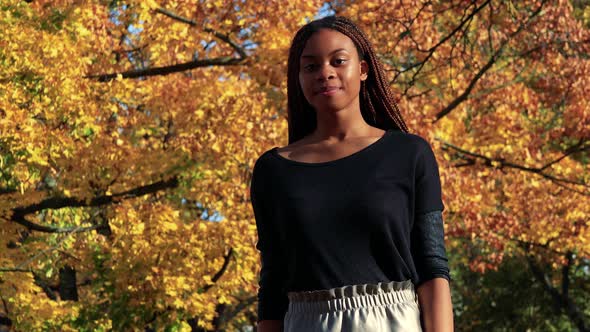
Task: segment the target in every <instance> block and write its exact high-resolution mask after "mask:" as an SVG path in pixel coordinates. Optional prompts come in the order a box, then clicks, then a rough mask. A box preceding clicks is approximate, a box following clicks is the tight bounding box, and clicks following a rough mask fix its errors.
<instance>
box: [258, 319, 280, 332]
mask: <svg viewBox="0 0 590 332" xmlns="http://www.w3.org/2000/svg"><path fill="white" fill-rule="evenodd" d="M256 331H257V332H283V321H282V320H262V321H260V322H258V327H257V329H256Z"/></svg>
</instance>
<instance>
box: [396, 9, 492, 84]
mask: <svg viewBox="0 0 590 332" xmlns="http://www.w3.org/2000/svg"><path fill="white" fill-rule="evenodd" d="M490 1H491V0H487V1H486V2H484V3H483V4H481V6H479V7H475V9H474V10H473V11H472V12H471V13H470V14H469V15H467V17H465V18H464V19H463V20H461V22H460V23H459V25H457V26H456V27H455V29H453V30H452V31H451V32H450V33H449V34H448V35H446V36H444V37H443V38H441V40H439V41H438V43H436V44H435V45H434V46H432V47H430V48H429V49H428V50H421V49H419V47H418V51H420V52H425V53H428V54H427V55H426V57H425V58H424V59H422V60H421V61H419V62H416V63H413V64H411V65H409V66H408V67H407V68H405V69H404V70H402V71H398V73H397V74H396V75H395V77H394V78H393V80H391V82H390V84H393V83H394V82H395V81H396V80H397V78H398V77H399V75H400V74H402V73H404V72H407V71H409V70H411V69H413V68H416V67H418V69H417V70H416V72H414V74H413V75H412V79H411V80H410V83H409V85H410V86H411V85H413V82H414V81H415V79H416V76H417V75H418V74H419V73H420V71H421V70H422V68H423V67H424V65H425V64H426V62H428V60H429V59H430V58H431V57H432V56H433V55H434V52H436V50H437V49H438V48H439V47H440V46H441V45H442V44H444V43H445V42H446V41H447V40H449V39H450V38H452V37H453V36H454V35H455V34H457V33H458V32H459V31H461V29H462V28H463V26H464V25H465V24H467V23H468V22H471V21H472V20H473V18H474V17H475V15H476V14H477V13H478V12H480V11H481V10H482V9H483V8H484V7H486V6H487V5H488V4H489V3H490ZM473 4H474V2H472V3H471V4H469V6H468V7H470V6H471V5H473ZM468 7H467V8H468ZM423 8H424V7H423ZM423 8H422V9H423ZM422 9H421V10H422ZM407 31H409V29H408V28H407ZM416 44H417V43H416ZM406 92H407V91H406Z"/></svg>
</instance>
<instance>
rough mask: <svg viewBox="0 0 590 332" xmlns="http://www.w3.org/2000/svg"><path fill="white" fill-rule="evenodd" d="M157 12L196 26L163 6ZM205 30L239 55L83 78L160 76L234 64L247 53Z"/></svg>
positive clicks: (243, 58) (193, 22)
mask: <svg viewBox="0 0 590 332" xmlns="http://www.w3.org/2000/svg"><path fill="white" fill-rule="evenodd" d="M155 11H156V12H157V13H160V14H163V15H166V16H167V17H170V18H172V19H174V20H177V21H180V22H183V23H186V24H189V25H191V26H193V27H196V26H197V22H195V21H193V20H189V19H187V18H184V17H181V16H179V15H176V14H175V13H173V12H171V11H169V10H167V9H164V8H157V9H155ZM203 30H204V31H205V32H208V33H211V34H213V35H214V36H215V37H216V38H218V39H219V40H221V41H223V42H225V43H226V44H228V45H229V46H231V48H233V49H234V50H235V51H236V52H237V53H238V55H239V57H237V58H236V57H233V56H226V57H218V58H213V59H195V60H193V61H189V62H185V63H180V64H176V65H170V66H164V67H153V68H146V69H137V70H130V71H125V72H122V73H111V74H98V75H86V76H84V78H90V79H96V80H97V81H99V82H108V81H111V80H114V79H116V78H117V76H118V75H121V76H122V77H123V78H138V77H146V76H161V75H168V74H173V73H178V72H183V71H187V70H191V69H195V68H199V67H209V66H236V65H239V64H241V63H243V62H244V61H245V60H246V58H247V57H248V55H247V54H246V51H245V50H244V48H243V47H241V46H240V45H238V44H236V43H235V42H234V41H233V40H231V38H229V36H228V35H224V34H222V33H220V32H217V31H215V30H213V29H211V28H204V29H203Z"/></svg>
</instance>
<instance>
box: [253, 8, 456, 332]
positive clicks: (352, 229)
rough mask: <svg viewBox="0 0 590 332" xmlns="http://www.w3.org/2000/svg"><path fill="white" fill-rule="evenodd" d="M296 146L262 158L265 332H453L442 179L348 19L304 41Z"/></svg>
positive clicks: (316, 26)
mask: <svg viewBox="0 0 590 332" xmlns="http://www.w3.org/2000/svg"><path fill="white" fill-rule="evenodd" d="M287 80H288V112H289V114H288V121H289V145H288V146H286V147H282V148H278V147H275V148H272V149H270V150H268V151H266V152H264V153H263V154H262V155H261V156H260V157H259V158H258V160H257V161H256V163H255V166H254V170H253V176H252V182H251V189H250V194H251V200H252V207H253V210H254V214H255V218H256V225H257V230H258V242H257V245H256V248H257V249H258V250H259V251H260V254H261V258H262V268H261V271H260V283H259V285H260V289H259V293H258V319H259V324H258V331H259V332H267V331H287V332H291V331H297V332H311V331H422V330H425V331H452V329H453V315H452V304H451V296H450V288H449V280H450V278H449V268H448V263H447V257H446V252H445V247H444V241H443V221H442V211H443V209H444V205H443V203H442V199H441V188H440V178H439V171H438V165H437V162H436V159H435V157H434V154H433V151H432V150H431V147H430V145H429V144H428V142H427V141H425V140H424V139H422V138H421V137H420V136H418V135H414V134H410V133H408V129H407V127H406V125H405V123H404V120H403V119H402V116H401V114H400V112H399V109H398V108H397V106H396V104H395V102H394V99H393V97H392V93H391V92H390V90H389V87H388V83H387V79H386V77H385V75H384V73H383V69H382V66H381V64H380V63H379V61H378V59H377V56H376V54H375V51H374V50H373V48H372V46H371V44H370V43H369V41H368V39H367V36H366V35H365V34H364V33H363V32H362V31H361V30H360V29H359V28H358V27H357V26H356V25H355V24H353V23H352V22H351V21H350V20H348V19H346V18H344V17H334V16H331V17H326V18H323V19H320V20H316V21H313V22H311V23H309V24H307V25H305V26H303V27H302V28H301V29H300V30H299V31H298V32H297V34H296V35H295V37H294V39H293V42H292V45H291V49H290V53H289V61H288V74H287Z"/></svg>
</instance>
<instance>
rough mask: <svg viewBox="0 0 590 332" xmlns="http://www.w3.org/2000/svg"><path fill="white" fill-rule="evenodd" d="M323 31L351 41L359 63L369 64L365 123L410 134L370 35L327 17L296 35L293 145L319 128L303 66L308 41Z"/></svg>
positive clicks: (290, 90)
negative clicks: (302, 79) (306, 92)
mask: <svg viewBox="0 0 590 332" xmlns="http://www.w3.org/2000/svg"><path fill="white" fill-rule="evenodd" d="M320 29H332V30H335V31H338V32H340V33H342V34H344V35H346V36H347V37H348V38H350V39H351V40H352V42H353V43H354V45H355V47H356V49H357V52H358V55H359V59H360V60H365V61H366V62H367V64H368V66H369V73H368V77H367V79H366V80H365V81H361V89H360V93H359V95H360V97H359V99H360V107H361V114H362V116H363V118H364V119H365V121H367V123H368V124H369V125H372V126H374V127H377V128H381V129H383V130H386V129H397V130H400V131H404V132H408V127H407V126H406V123H405V122H404V119H403V118H402V115H401V113H400V110H399V108H398V106H397V103H396V102H395V99H394V98H393V93H392V92H391V90H390V88H389V84H388V82H387V80H386V78H385V73H384V71H383V66H382V65H381V62H380V61H379V60H378V59H377V55H376V54H375V51H374V49H373V46H372V45H371V43H370V42H369V39H368V38H367V35H365V33H364V32H363V31H361V29H360V28H359V27H358V26H356V25H355V24H354V23H353V22H352V21H351V20H349V19H348V18H346V17H343V16H327V17H324V18H322V19H319V20H315V21H312V22H310V23H307V24H306V25H304V26H303V27H301V29H299V31H297V33H296V34H295V37H294V38H293V41H292V43H291V48H290V49H289V60H288V63H287V112H288V123H289V144H290V143H293V142H295V141H297V140H300V139H301V138H303V137H305V136H306V135H308V134H310V133H311V132H313V130H315V128H316V125H317V124H316V121H317V120H316V114H315V110H314V108H313V106H311V105H310V104H309V103H308V102H307V99H305V97H304V95H303V91H302V90H301V85H300V83H299V65H300V57H301V53H302V52H303V49H304V48H305V44H306V42H307V40H308V39H309V38H310V37H311V35H312V34H314V33H315V32H318V31H319V30H320Z"/></svg>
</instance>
